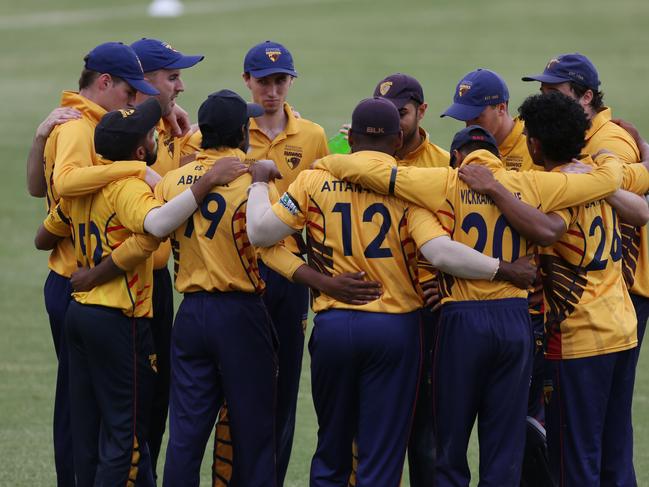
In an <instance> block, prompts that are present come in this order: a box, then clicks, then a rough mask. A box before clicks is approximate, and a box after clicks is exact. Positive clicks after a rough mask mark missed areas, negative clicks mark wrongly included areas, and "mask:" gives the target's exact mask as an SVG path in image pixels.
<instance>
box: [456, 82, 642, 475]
mask: <svg viewBox="0 0 649 487" xmlns="http://www.w3.org/2000/svg"><path fill="white" fill-rule="evenodd" d="M519 111H520V114H521V118H522V119H523V120H524V121H525V126H526V131H527V137H528V141H529V146H530V153H531V154H532V157H533V158H534V160H535V162H536V163H537V164H541V163H542V164H544V166H545V168H546V171H558V170H560V169H561V167H562V166H564V165H566V164H570V162H571V161H572V160H573V159H574V158H576V157H579V154H580V152H581V150H582V148H583V147H584V145H585V141H584V135H585V134H586V131H587V129H588V127H589V121H588V118H587V116H586V114H585V112H584V110H582V108H581V107H580V106H579V104H578V103H577V102H575V101H574V100H573V99H571V98H569V97H567V96H565V95H563V94H561V93H557V92H554V93H549V94H547V95H536V96H532V97H530V98H528V99H527V100H526V101H525V102H524V103H523V105H522V106H521V107H520V110H519ZM585 161H586V162H588V163H590V164H592V162H593V161H592V159H591V158H590V156H586V157H585ZM634 166H637V167H636V168H637V169H639V171H640V173H641V174H640V178H639V182H640V183H641V185H640V186H636V188H635V189H636V190H637V189H641V191H642V192H644V191H647V190H648V189H649V173H647V171H646V168H645V167H641V165H640V164H638V165H634ZM469 169H472V168H467V171H468V170H469ZM634 169H635V168H634ZM483 173H484V174H485V177H486V179H485V180H484V181H480V180H479V179H478V180H475V179H472V178H467V177H466V176H467V174H466V173H465V181H466V182H467V183H469V185H470V187H471V188H472V189H473V190H476V191H478V192H480V193H483V194H486V195H487V196H489V197H490V198H492V200H493V201H494V202H495V204H496V205H498V207H499V208H500V209H501V210H502V211H503V214H504V215H505V216H506V217H507V220H508V221H509V222H510V224H511V225H512V226H513V227H514V228H515V229H516V230H517V231H519V232H520V233H521V234H522V235H530V233H533V232H534V231H535V229H536V228H539V227H544V228H551V229H553V231H554V235H553V236H552V237H551V238H550V241H549V242H546V243H551V244H552V245H550V246H547V247H543V248H541V249H540V253H541V265H542V274H543V280H544V297H545V304H546V308H545V310H546V312H545V319H546V327H547V337H548V338H547V349H546V356H547V362H546V390H545V394H546V399H548V401H549V402H548V408H547V423H546V424H547V431H548V443H549V452H550V462H551V467H552V470H553V473H554V475H555V478H556V480H557V481H558V482H559V485H561V486H571V485H628V486H632V485H637V483H636V479H635V472H634V469H633V430H632V426H631V402H632V397H633V383H634V377H635V358H634V357H635V350H634V349H635V348H636V346H637V343H638V341H637V336H636V320H635V314H634V310H633V305H632V303H631V299H630V297H629V293H628V291H627V288H626V285H625V282H624V278H623V275H622V237H621V235H620V233H619V227H618V217H617V215H616V211H615V209H614V208H613V206H612V205H611V204H609V202H608V201H610V200H611V199H618V200H619V199H620V198H622V199H624V202H625V205H626V207H627V210H629V212H630V214H632V215H633V216H632V217H631V218H632V219H631V221H630V223H632V224H635V225H643V224H645V223H646V222H647V221H648V220H649V209H648V208H647V203H646V201H645V200H644V198H640V197H638V196H636V195H634V194H632V193H626V192H623V191H618V192H616V193H615V194H614V195H613V196H609V198H607V200H597V201H593V202H591V203H588V204H586V205H581V206H577V207H573V208H569V209H565V210H561V211H557V212H555V213H550V214H548V215H545V214H543V213H541V212H539V211H538V210H537V209H536V208H534V207H532V206H529V205H527V204H526V203H524V202H523V201H521V200H519V199H518V198H516V197H515V196H514V195H512V194H511V193H510V192H509V191H508V190H507V189H505V188H504V187H503V186H502V185H501V184H499V183H497V182H496V181H495V179H494V178H493V176H492V175H491V174H490V173H488V172H487V171H483ZM625 179H627V178H626V177H625ZM476 182H477V183H478V184H474V183H476ZM625 186H628V184H627V183H626V182H623V187H625ZM618 193H626V195H624V194H618ZM613 203H614V204H615V201H613Z"/></svg>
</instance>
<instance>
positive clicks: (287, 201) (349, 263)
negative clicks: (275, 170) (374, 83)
mask: <svg viewBox="0 0 649 487" xmlns="http://www.w3.org/2000/svg"><path fill="white" fill-rule="evenodd" d="M349 142H350V145H351V147H352V154H351V155H334V156H330V157H326V158H324V159H323V160H322V161H321V162H324V161H327V160H330V159H336V160H340V161H341V163H342V164H345V162H346V161H354V163H355V164H358V165H365V164H367V163H368V162H370V161H371V162H375V163H380V164H381V163H384V164H388V165H394V164H395V163H396V160H395V159H394V157H393V155H394V153H395V152H396V150H397V149H398V148H399V147H400V145H401V143H402V132H401V129H400V125H399V112H398V111H397V109H396V108H395V106H394V105H393V104H392V103H391V102H389V101H387V100H385V99H382V98H378V97H376V98H372V99H367V100H363V101H362V102H361V103H359V105H358V106H357V107H356V109H355V110H354V113H353V115H352V127H351V131H350V135H349ZM253 178H255V173H254V171H253ZM261 180H262V181H263V180H264V179H263V178H261ZM247 212H248V217H249V228H248V233H249V236H250V238H251V241H252V242H253V243H255V242H257V243H259V244H260V245H270V244H272V243H274V242H275V241H277V240H279V239H281V238H283V237H285V236H287V235H290V234H291V233H292V232H293V231H296V230H300V229H302V228H304V227H306V228H307V236H308V237H307V238H308V245H309V258H310V263H311V265H314V266H316V267H317V268H319V269H321V270H322V271H323V272H326V273H330V274H337V273H339V272H342V271H349V270H355V269H366V270H367V272H368V276H369V277H370V278H374V279H376V280H378V281H381V282H383V283H384V293H383V295H382V296H381V298H380V299H379V300H377V301H375V302H372V303H370V304H367V305H365V306H362V307H353V306H348V305H345V304H343V303H340V302H337V301H335V300H333V299H330V298H328V297H326V296H323V295H316V296H315V301H314V306H313V308H314V311H315V312H316V313H317V314H316V318H315V326H314V331H313V334H312V336H311V339H310V342H309V350H310V352H311V357H312V361H311V373H312V385H313V400H314V405H315V409H316V413H317V415H318V425H319V430H318V447H317V450H316V453H315V455H314V457H313V460H312V463H311V483H310V485H312V486H328V485H344V484H346V483H347V481H348V479H349V475H350V473H351V468H352V465H351V463H352V462H351V456H350V455H349V447H350V445H351V443H352V439H353V438H354V436H355V437H356V440H357V443H358V453H359V457H358V458H359V462H358V472H357V478H356V485H358V486H371V485H385V486H396V485H398V484H399V481H400V478H401V471H402V468H403V459H404V455H405V450H406V445H407V442H408V437H409V434H410V431H409V430H410V423H411V420H412V415H413V412H414V401H415V396H416V391H417V387H418V371H419V366H420V365H419V364H420V353H421V350H420V346H421V344H420V333H421V330H420V314H419V309H420V308H421V307H422V305H423V302H422V300H421V295H420V288H419V285H418V280H417V274H416V257H417V248H420V249H421V252H422V253H423V254H424V256H425V257H426V258H427V259H429V260H430V261H431V263H432V264H433V265H434V266H435V267H437V268H439V269H444V270H445V271H450V272H453V273H455V274H457V275H460V276H463V277H466V278H474V279H488V280H490V279H493V278H494V277H496V276H499V277H500V278H507V273H508V272H509V271H511V270H512V267H516V266H514V265H511V264H508V263H501V262H500V261H498V260H497V259H493V258H488V257H486V256H484V255H482V254H480V253H478V252H475V251H472V250H471V249H469V248H468V247H466V246H463V245H460V244H458V243H455V242H453V241H451V240H450V239H449V238H448V235H447V234H446V231H445V230H444V229H443V228H442V227H441V226H440V225H439V222H438V221H437V219H436V218H435V217H434V216H433V215H432V214H431V213H429V212H427V211H425V210H423V209H421V208H416V207H410V206H408V205H407V204H404V203H402V202H401V201H398V200H396V199H394V198H392V197H385V196H380V195H377V194H374V193H372V192H371V191H368V190H366V189H364V188H363V187H361V186H359V185H356V184H351V183H347V182H344V181H341V180H339V179H337V178H336V177H334V176H332V175H331V174H329V173H327V172H325V171H305V172H303V173H302V174H300V175H299V176H298V178H297V179H296V180H295V181H294V182H293V183H292V184H291V185H290V186H289V188H288V190H287V191H286V192H285V193H284V195H283V196H282V198H281V200H280V201H279V202H278V203H275V204H274V205H273V206H272V207H271V206H270V200H269V198H268V192H267V188H266V187H265V186H264V185H259V184H254V185H253V187H252V188H251V193H250V201H249V204H248V210H247ZM469 262H470V263H469ZM517 265H520V263H519V264H517ZM524 266H527V268H526V270H527V277H528V278H529V279H530V281H524V283H523V287H525V286H526V285H529V282H531V278H532V277H533V276H534V274H535V271H534V268H532V267H531V266H529V264H528V263H525V264H524ZM509 278H510V279H511V277H509Z"/></svg>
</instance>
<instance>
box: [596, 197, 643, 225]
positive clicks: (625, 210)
mask: <svg viewBox="0 0 649 487" xmlns="http://www.w3.org/2000/svg"><path fill="white" fill-rule="evenodd" d="M606 201H607V202H608V204H609V205H611V206H612V207H613V208H614V209H615V211H616V212H617V214H618V215H619V217H620V219H621V220H622V221H624V222H625V223H628V224H630V225H635V226H642V225H644V224H645V223H647V221H648V220H649V207H648V206H647V201H646V200H645V198H643V197H641V196H638V195H637V194H634V193H631V192H629V191H624V190H622V189H619V190H617V191H616V192H615V193H613V194H612V195H611V196H609V197H608V198H606Z"/></svg>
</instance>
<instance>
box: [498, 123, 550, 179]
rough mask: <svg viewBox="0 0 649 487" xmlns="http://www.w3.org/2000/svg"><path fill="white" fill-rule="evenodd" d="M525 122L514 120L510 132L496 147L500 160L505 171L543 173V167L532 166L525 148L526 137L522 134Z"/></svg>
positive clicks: (532, 162) (528, 152)
mask: <svg viewBox="0 0 649 487" xmlns="http://www.w3.org/2000/svg"><path fill="white" fill-rule="evenodd" d="M524 129H525V122H523V121H522V120H521V119H520V118H519V117H516V118H515V119H514V126H513V127H512V130H511V132H509V134H508V135H507V137H505V140H503V141H502V143H501V144H500V145H499V146H498V152H500V159H501V160H502V161H503V164H504V166H505V169H509V170H510V171H529V170H532V169H534V170H536V171H544V170H545V168H544V167H543V166H539V165H537V164H534V161H532V156H530V151H529V150H528V148H527V137H526V136H525V134H524V133H523V130H524Z"/></svg>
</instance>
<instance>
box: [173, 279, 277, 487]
mask: <svg viewBox="0 0 649 487" xmlns="http://www.w3.org/2000/svg"><path fill="white" fill-rule="evenodd" d="M275 349H276V345H275V343H274V339H273V329H272V324H271V322H270V319H269V317H268V314H267V311H266V308H265V306H264V303H263V301H262V299H261V297H260V296H258V295H256V294H251V293H241V292H229V293H206V292H199V293H191V294H189V293H188V294H185V297H184V299H183V301H182V303H181V305H180V307H179V309H178V313H177V315H176V321H175V323H174V327H173V331H172V336H171V396H170V401H169V444H168V446H167V458H166V462H165V469H164V484H163V485H165V486H166V487H192V486H197V485H199V481H200V465H201V461H202V459H203V453H204V451H205V446H206V444H207V441H208V439H209V436H210V433H211V431H212V428H213V427H214V422H215V421H216V417H217V414H218V412H219V409H220V408H221V406H222V404H223V402H224V400H227V404H228V411H229V421H230V432H231V437H232V448H233V458H234V465H233V472H232V481H231V484H230V485H232V486H233V487H273V486H275V485H276V470H275V393H276V382H277V356H276V352H275Z"/></svg>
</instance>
